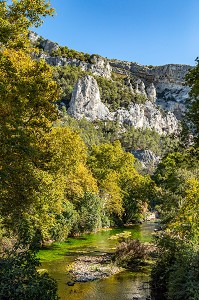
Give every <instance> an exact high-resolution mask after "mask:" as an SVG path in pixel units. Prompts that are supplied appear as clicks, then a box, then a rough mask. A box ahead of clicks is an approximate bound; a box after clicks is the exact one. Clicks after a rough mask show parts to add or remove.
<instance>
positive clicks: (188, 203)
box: [152, 65, 199, 300]
mask: <svg viewBox="0 0 199 300" xmlns="http://www.w3.org/2000/svg"><path fill="white" fill-rule="evenodd" d="M187 80H188V83H189V84H190V86H191V87H192V89H191V92H190V96H191V97H192V101H191V102H190V107H189V111H188V117H189V118H191V119H190V121H191V123H192V126H193V127H192V128H193V129H194V131H193V133H194V137H195V144H194V145H193V146H192V147H191V148H188V149H182V152H174V153H172V154H169V155H168V156H167V157H165V159H164V160H163V161H162V162H161V163H160V164H159V166H158V168H157V171H156V173H155V175H154V179H155V181H156V183H157V184H158V185H159V187H160V197H159V210H160V211H161V214H162V225H163V228H164V231H163V232H162V233H161V235H160V236H159V238H158V239H157V245H158V247H159V256H158V259H157V262H156V265H155V267H154V269H153V271H152V291H153V293H154V296H155V298H157V299H160V297H161V299H177V300H183V299H189V300H191V299H194V300H195V299H196V300H197V299H199V294H198V290H199V286H198V255H199V243H198V241H199V226H198V224H199V219H198V208H199V169H198V148H197V147H198V126H197V122H198V109H197V108H198V94H199V90H198V87H197V82H198V65H197V66H196V68H195V69H193V70H191V71H190V72H189V74H188V75H187Z"/></svg>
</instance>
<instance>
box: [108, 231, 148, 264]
mask: <svg viewBox="0 0 199 300" xmlns="http://www.w3.org/2000/svg"><path fill="white" fill-rule="evenodd" d="M119 241H120V243H119V245H118V246H117V248H116V252H115V257H114V258H115V261H116V263H117V264H118V265H120V266H122V267H126V268H134V269H135V268H136V269H137V268H139V267H140V266H142V265H144V264H145V263H144V260H145V259H146V258H147V257H148V246H146V245H144V244H142V243H141V242H140V241H139V240H132V239H129V238H128V237H127V238H126V237H125V236H124V237H123V238H122V236H121V237H119Z"/></svg>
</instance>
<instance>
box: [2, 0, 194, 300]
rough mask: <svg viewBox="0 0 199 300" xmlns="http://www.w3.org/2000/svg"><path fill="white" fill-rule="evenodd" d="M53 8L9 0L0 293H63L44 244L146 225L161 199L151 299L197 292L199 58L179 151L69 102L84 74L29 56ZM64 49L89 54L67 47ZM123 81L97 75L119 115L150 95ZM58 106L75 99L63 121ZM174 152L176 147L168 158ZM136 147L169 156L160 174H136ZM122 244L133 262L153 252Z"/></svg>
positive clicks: (124, 258)
mask: <svg viewBox="0 0 199 300" xmlns="http://www.w3.org/2000/svg"><path fill="white" fill-rule="evenodd" d="M52 14H53V9H52V8H51V7H50V5H49V3H48V2H46V1H44V0H35V1H31V0H20V1H12V4H10V5H8V3H7V1H1V2H0V25H1V26H0V41H1V48H0V76H1V83H0V88H1V93H0V147H1V153H0V195H1V206H0V241H1V244H2V246H1V259H0V265H1V270H0V298H1V299H5V300H7V299H33V300H34V299H36V298H37V299H49V300H54V299H57V295H56V285H55V282H54V281H53V280H52V279H50V278H49V276H48V275H47V274H39V273H38V272H37V270H36V267H37V266H38V261H37V259H36V258H35V254H36V251H37V249H38V246H42V244H43V243H44V242H45V241H47V240H53V241H60V240H65V239H66V238H67V237H68V236H73V235H79V234H82V233H84V232H91V231H95V230H97V229H98V228H102V227H103V226H105V227H108V226H115V225H117V226H118V225H123V224H125V223H132V222H138V221H141V220H143V218H144V214H145V213H146V210H147V208H148V207H150V205H151V206H152V205H153V204H154V202H155V203H156V205H157V209H158V210H159V212H160V213H161V217H162V227H163V229H164V231H163V232H161V234H160V235H159V237H158V239H157V245H158V248H159V256H158V259H157V263H156V265H155V267H154V269H153V272H152V287H153V290H154V294H155V295H158V294H159V293H160V294H163V295H164V297H166V298H167V299H177V300H178V299H179V300H184V299H188V300H192V299H194V300H197V299H199V295H198V289H199V286H198V276H199V274H198V262H199V252H198V251H199V244H198V241H199V226H198V224H199V214H198V207H199V169H198V157H199V154H198V153H199V152H198V148H197V147H198V143H199V140H198V136H199V135H198V133H199V125H198V119H199V118H198V113H199V112H198V108H199V105H198V96H199V86H198V74H199V72H198V71H199V69H198V68H199V61H198V59H197V66H196V67H195V68H194V69H193V70H191V71H190V72H189V74H188V75H187V82H188V84H189V85H190V87H191V92H190V97H192V101H190V107H189V113H188V117H189V118H190V123H191V124H192V128H193V134H194V141H195V144H194V145H192V147H189V148H188V149H186V148H178V142H177V143H176V142H172V141H171V140H172V139H171V138H168V137H160V136H159V135H158V134H156V133H154V132H151V131H149V130H145V131H140V130H136V129H132V128H130V127H128V126H126V128H125V129H124V130H123V131H122V130H121V128H120V126H119V123H118V122H116V124H113V122H106V123H102V122H99V121H98V122H97V121H96V122H95V123H94V124H90V123H88V122H87V121H86V120H84V119H83V120H81V121H79V122H77V121H75V120H73V119H72V118H70V117H69V116H67V114H66V108H65V107H66V106H67V105H68V103H69V100H70V98H71V93H72V89H73V87H74V84H75V82H76V81H77V80H78V78H79V77H81V76H84V75H85V74H87V73H86V72H84V71H82V70H81V69H80V68H77V67H71V66H66V67H64V68H60V67H57V68H54V69H53V68H51V67H50V66H48V65H47V64H46V63H45V62H44V61H43V60H38V61H37V60H35V59H34V58H33V57H32V53H33V52H34V51H36V50H35V49H33V48H32V45H31V44H30V41H29V39H28V32H29V28H30V27H33V26H39V25H40V24H41V23H42V19H43V17H45V16H48V15H52ZM59 53H61V55H62V56H63V55H65V56H66V57H69V58H70V57H72V58H76V59H80V60H84V61H87V62H90V59H91V57H90V56H89V55H87V54H82V53H79V52H76V51H73V50H69V49H68V48H67V47H61V48H59V49H58V53H57V55H59ZM54 55H56V53H54ZM125 79H126V78H125V77H124V76H115V75H113V78H112V80H108V79H105V78H102V77H96V80H97V82H98V85H99V89H100V93H101V99H102V101H103V102H104V103H105V104H107V105H108V107H109V109H110V110H116V109H117V108H119V107H125V108H126V107H128V105H129V104H130V103H132V102H136V103H144V102H145V100H146V99H145V98H143V97H142V96H140V95H137V94H134V93H133V92H132V90H131V88H130V87H129V86H127V85H126V83H125ZM131 80H132V82H133V78H132V79H131ZM57 83H58V84H59V86H60V88H59V86H58V84H57ZM61 101H63V102H64V103H65V105H66V106H63V109H62V112H61V114H62V118H61V119H60V120H58V117H59V114H58V110H57V107H56V105H55V104H56V103H60V102H61ZM64 108H65V109H64ZM163 146H164V150H161V151H160V148H163ZM171 147H172V150H175V152H173V153H168V152H169V149H170V150H171ZM132 148H134V149H146V148H150V149H151V150H153V151H154V152H155V153H156V154H159V155H162V156H163V155H165V157H164V159H163V160H162V162H161V163H160V164H159V166H158V168H157V170H156V172H155V173H154V175H153V178H152V179H151V177H150V176H149V175H141V174H140V173H139V172H138V170H137V169H136V163H135V158H134V156H133V155H132V154H131V153H130V151H131V149H132ZM177 148H178V149H177ZM124 149H125V150H127V151H129V152H127V151H125V150H124ZM176 149H177V150H176ZM35 243H36V244H37V247H36V248H35V246H34V245H35ZM122 243H123V244H120V246H119V248H118V249H117V254H118V257H119V261H120V262H121V263H122V264H126V266H127V267H132V266H133V265H134V264H137V263H138V261H140V260H142V259H143V258H144V257H145V254H146V253H145V250H146V249H145V248H143V247H142V245H141V244H139V242H137V241H127V240H125V241H122ZM6 248H10V249H6ZM158 297H159V296H158Z"/></svg>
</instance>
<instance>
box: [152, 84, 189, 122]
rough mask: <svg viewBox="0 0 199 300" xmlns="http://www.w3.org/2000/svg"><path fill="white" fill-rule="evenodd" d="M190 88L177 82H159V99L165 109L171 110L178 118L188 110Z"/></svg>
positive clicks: (158, 101)
mask: <svg viewBox="0 0 199 300" xmlns="http://www.w3.org/2000/svg"><path fill="white" fill-rule="evenodd" d="M189 91H190V88H189V87H188V86H184V85H182V84H177V83H158V84H157V101H156V103H157V104H158V105H160V106H161V107H162V108H163V109H164V110H167V111H171V112H173V113H174V114H175V116H176V117H177V118H178V119H181V118H182V115H183V113H184V112H185V111H186V101H187V100H188V99H189Z"/></svg>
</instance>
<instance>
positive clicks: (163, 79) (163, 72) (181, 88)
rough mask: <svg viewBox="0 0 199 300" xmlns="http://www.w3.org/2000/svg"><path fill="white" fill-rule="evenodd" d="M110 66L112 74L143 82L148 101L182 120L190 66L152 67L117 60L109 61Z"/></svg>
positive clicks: (186, 98)
mask: <svg viewBox="0 0 199 300" xmlns="http://www.w3.org/2000/svg"><path fill="white" fill-rule="evenodd" d="M110 65H111V67H112V69H113V71H114V72H116V73H118V74H123V75H127V76H129V77H134V78H135V79H136V80H141V81H142V82H144V84H145V86H146V89H145V90H146V94H147V97H148V99H149V100H150V101H152V102H154V101H156V104H157V105H159V106H160V107H161V108H163V109H164V110H167V111H170V112H173V113H174V114H175V116H176V117H177V119H179V120H180V119H181V118H182V115H183V113H184V112H185V110H186V101H187V100H188V98H189V96H188V93H189V91H190V88H189V87H187V86H185V76H186V74H187V72H188V71H189V70H190V69H191V68H193V67H192V66H189V65H175V64H168V65H164V66H157V67H154V66H142V65H140V64H137V63H133V62H125V61H119V60H111V61H110Z"/></svg>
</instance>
